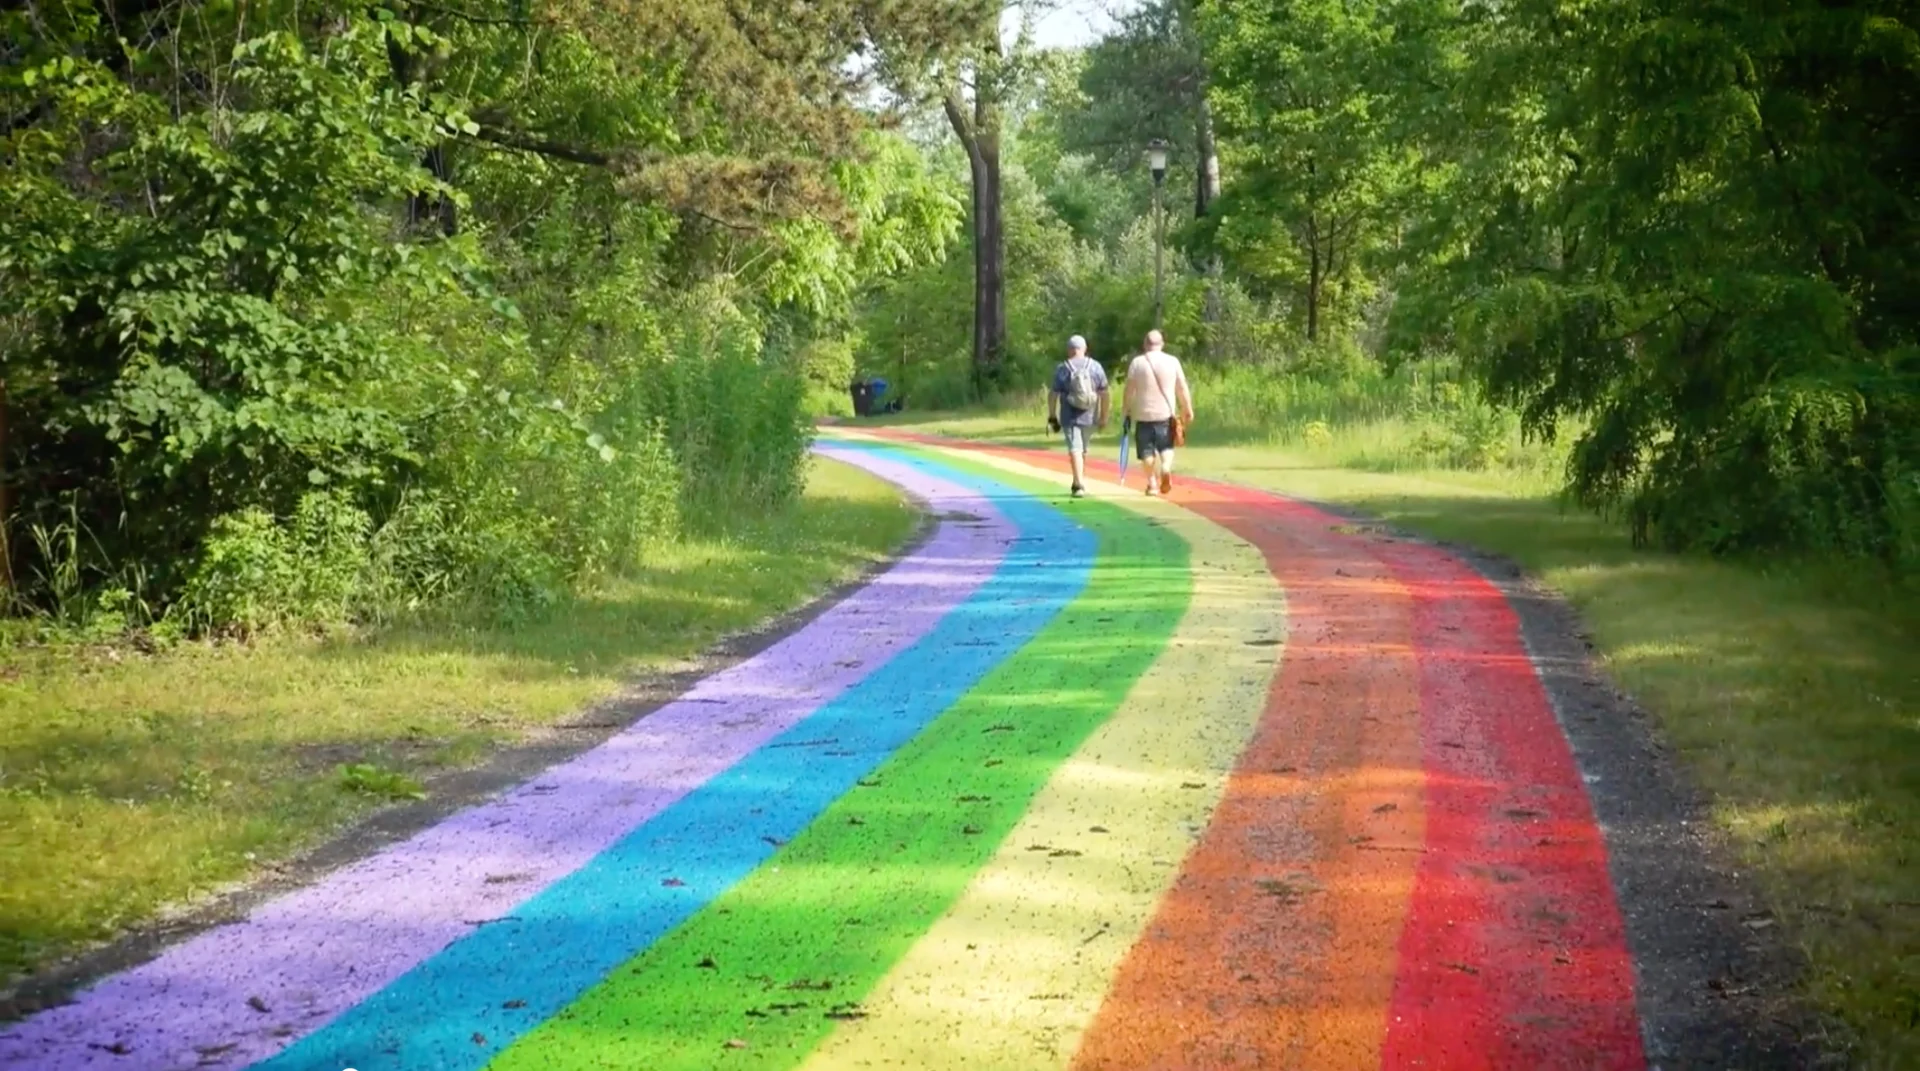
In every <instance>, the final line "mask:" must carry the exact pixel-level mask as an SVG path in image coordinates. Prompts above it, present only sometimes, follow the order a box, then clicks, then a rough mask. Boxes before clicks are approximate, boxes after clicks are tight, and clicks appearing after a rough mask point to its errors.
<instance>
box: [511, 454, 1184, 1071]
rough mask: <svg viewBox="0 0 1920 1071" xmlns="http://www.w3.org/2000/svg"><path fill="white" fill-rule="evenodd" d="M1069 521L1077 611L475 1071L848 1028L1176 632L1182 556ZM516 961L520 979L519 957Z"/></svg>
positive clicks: (652, 1066)
mask: <svg viewBox="0 0 1920 1071" xmlns="http://www.w3.org/2000/svg"><path fill="white" fill-rule="evenodd" d="M936 456H937V457H938V460H939V461H940V462H942V463H944V464H951V465H952V467H954V468H956V469H963V470H968V471H979V472H982V473H985V474H987V475H990V476H991V478H993V479H995V480H998V481H1001V482H1003V483H1006V484H1008V485H1010V486H1012V487H1015V488H1018V489H1020V490H1023V491H1031V490H1051V491H1055V492H1056V493H1057V488H1052V487H1050V486H1049V485H1045V484H1041V483H1039V482H1037V481H1033V480H1028V479H1023V478H1019V477H1013V476H1009V475H1008V474H1007V473H1005V472H1004V471H998V470H992V469H989V468H987V467H985V466H977V465H975V464H973V463H971V462H965V463H962V462H956V461H954V460H953V459H951V458H950V456H949V455H946V454H938V455H936ZM1072 512H1073V516H1074V517H1075V518H1076V519H1078V520H1080V521H1081V522H1082V523H1084V524H1085V525H1086V526H1087V527H1088V528H1090V529H1091V530H1093V532H1094V533H1095V535H1096V536H1097V538H1098V539H1099V543H1100V552H1099V558H1098V560H1097V561H1096V563H1095V565H1094V568H1093V575H1092V577H1091V579H1090V581H1089V583H1088V585H1087V588H1086V591H1085V592H1084V594H1083V595H1082V596H1081V597H1080V598H1079V599H1078V600H1076V601H1075V602H1074V603H1072V604H1071V605H1069V606H1068V607H1067V608H1066V609H1065V610H1063V611H1062V612H1061V613H1060V615H1059V616H1058V617H1056V618H1055V619H1054V620H1053V621H1052V622H1050V623H1049V624H1048V625H1047V626H1046V627H1045V628H1044V629H1042V630H1041V632H1040V633H1039V634H1038V635H1037V636H1036V637H1035V638H1034V639H1033V641H1032V642H1031V643H1029V644H1028V645H1027V646H1026V647H1024V648H1022V649H1021V650H1020V651H1019V652H1018V653H1017V654H1015V655H1014V656H1013V657H1012V658H1010V659H1008V660H1007V661H1006V662H1004V663H1002V664H1001V665H1000V666H999V667H998V668H996V669H995V670H994V671H993V672H991V673H990V674H988V675H987V677H985V678H984V679H983V680H982V681H981V682H980V683H979V684H978V685H977V686H976V687H975V688H974V689H973V690H972V691H971V692H969V693H967V694H966V695H965V696H963V697H962V698H961V699H960V700H959V701H958V702H956V703H955V704H954V706H953V707H952V708H951V709H949V710H948V711H946V712H945V713H943V714H942V715H941V716H940V717H939V718H938V719H937V720H936V721H935V722H934V723H933V724H932V725H930V726H929V727H928V728H927V729H926V731H925V732H923V733H922V734H921V735H920V736H918V737H916V738H915V739H914V740H913V741H911V742H910V743H908V744H907V746H906V747H904V748H902V749H901V750H900V751H899V752H898V753H896V754H895V755H894V756H893V758H891V759H889V760H888V761H887V762H886V763H885V764H883V765H882V766H881V767H880V768H879V769H878V770H876V771H875V773H874V775H873V776H872V777H870V778H868V779H867V780H866V781H865V782H863V783H862V785H861V786H860V787H858V788H856V789H855V790H854V791H852V792H850V793H848V794H847V795H845V796H843V797H841V798H840V799H839V800H838V801H836V802H835V803H834V804H833V805H832V806H831V807H829V808H828V809H827V810H826V811H825V812H824V813H823V814H822V815H821V817H820V818H819V819H818V820H817V821H815V823H814V824H813V825H811V826H809V827H808V828H807V829H806V830H805V831H803V832H802V833H801V834H800V835H799V836H797V837H795V838H794V839H793V840H792V841H791V842H790V843H788V844H786V845H784V846H783V847H782V848H781V849H780V850H779V851H778V852H776V853H775V854H774V855H773V856H772V857H771V858H770V859H769V860H768V861H767V862H766V863H765V864H763V865H762V866H761V867H760V868H759V869H758V870H756V871H754V873H753V874H751V875H749V876H748V877H747V878H746V879H745V880H744V881H742V882H741V883H740V884H738V885H737V886H735V887H734V888H733V889H731V890H730V891H728V892H727V893H726V894H724V895H722V896H721V897H719V898H718V899H716V900H715V901H714V902H713V903H712V904H711V905H709V906H708V907H707V908H706V909H705V910H703V911H702V912H701V913H699V914H698V915H695V916H694V917H693V918H692V919H689V920H688V921H687V923H686V924H685V925H683V926H682V927H680V928H679V929H678V930H675V931H674V932H672V933H670V934H668V935H667V936H666V937H664V938H662V939H661V940H660V941H659V942H658V943H657V944H655V945H654V946H653V947H652V948H650V949H648V950H647V951H646V952H645V953H642V954H641V955H640V956H638V957H636V958H634V959H633V960H631V961H629V962H628V963H626V964H625V965H623V966H621V967H619V968H616V969H615V970H614V972H613V973H612V974H611V975H609V976H608V978H607V979H606V980H605V981H603V982H601V983H600V984H599V985H598V986H596V987H594V988H593V989H592V990H589V991H588V992H587V993H586V994H584V995H583V996H582V997H581V998H580V1000H578V1001H577V1002H575V1003H574V1004H573V1005H572V1006H570V1007H569V1008H567V1009H566V1010H564V1011H562V1012H561V1013H560V1014H559V1015H557V1016H555V1017H554V1018H553V1019H550V1020H548V1021H547V1022H546V1023H545V1024H543V1025H542V1026H541V1027H540V1028H539V1029H537V1030H535V1031H533V1032H532V1033H530V1034H528V1035H526V1036H525V1037H523V1038H521V1039H520V1041H519V1042H518V1043H516V1044H515V1045H513V1046H512V1047H511V1048H509V1049H507V1050H506V1051H505V1052H502V1053H501V1054H500V1056H499V1057H497V1058H496V1059H495V1060H494V1062H493V1063H492V1064H491V1065H489V1067H490V1071H533V1069H539V1071H567V1069H585V1068H621V1069H630V1068H634V1067H645V1068H647V1069H648V1071H669V1069H674V1068H701V1069H705V1068H712V1067H715V1066H724V1067H729V1068H731V1067H735V1066H739V1067H757V1068H775V1067H791V1066H794V1065H795V1064H797V1063H799V1062H800V1060H801V1059H803V1058H804V1057H805V1056H806V1054H807V1053H808V1052H809V1051H810V1050H811V1049H812V1048H813V1047H814V1046H815V1045H817V1044H818V1043H819V1041H820V1040H821V1039H822V1038H823V1037H825V1036H826V1035H827V1033H828V1032H830V1031H831V1030H833V1028H834V1026H835V1024H836V1023H837V1022H839V1021H841V1020H842V1019H845V1018H848V1017H854V1016H859V1015H861V1014H863V1012H862V1009H861V1008H860V1006H859V1002H860V1000H861V999H862V998H863V997H865V996H866V994H867V993H868V992H869V991H871V990H872V988H873V987H874V985H875V984H877V983H878V981H879V980H880V978H882V977H883V976H884V975H885V974H886V972H887V971H888V970H889V969H890V968H891V967H892V966H893V965H894V963H895V962H897V961H898V960H899V959H900V957H901V956H902V955H904V954H905V952H906V951H907V949H908V948H910V947H911V946H912V944H913V942H914V941H915V940H917V939H918V938H919V937H920V936H921V935H922V934H923V933H925V932H926V930H927V929H928V928H929V927H930V926H931V925H932V924H933V922H934V921H935V920H936V919H938V918H939V917H940V916H941V915H942V914H944V913H945V912H946V911H947V910H948V909H949V908H950V907H951V906H952V904H953V903H954V901H955V899H956V898H957V897H958V896H959V895H960V893H961V892H962V891H963V890H964V889H965V888H966V885H967V883H968V882H969V880H971V878H972V876H973V875H974V873H975V872H976V871H977V870H978V869H979V868H980V867H981V866H982V865H983V864H984V863H985V862H986V861H987V860H988V859H989V858H991V857H992V856H993V854H994V852H995V850H996V849H997V848H998V847H999V845H1000V842H1001V840H1002V839H1003V838H1005V836H1006V835H1007V833H1008V831H1009V830H1011V829H1012V828H1013V826H1014V825H1015V823H1017V822H1018V821H1019V819H1020V817H1021V816H1022V815H1023V814H1024V813H1025V812H1026V810H1027V808H1028V806H1029V805H1030V804H1031V802H1032V800H1033V797H1034V795H1035V794H1036V793H1037V792H1038V791H1039V790H1040V789H1041V787H1042V786H1043V785H1045V784H1046V782H1047V780H1048V778H1049V777H1050V776H1051V775H1052V773H1053V772H1054V770H1055V769H1056V768H1057V767H1058V766H1059V764H1060V763H1061V762H1062V761H1064V760H1065V759H1066V757H1067V756H1068V755H1070V754H1072V753H1073V752H1074V750H1075V749H1076V748H1078V747H1079V746H1080V744H1081V743H1082V741H1084V740H1085V739H1086V737H1087V736H1088V734H1090V733H1091V732H1093V730H1095V729H1096V728H1098V727H1099V725H1100V724H1101V723H1102V722H1103V721H1104V720H1105V719H1106V718H1107V717H1108V716H1109V715H1110V714H1111V713H1112V712H1113V711H1114V709H1115V708H1116V707H1118V705H1119V704H1120V702H1121V700H1122V699H1124V697H1125V696H1126V694H1127V693H1128V691H1130V690H1131V689H1132V687H1133V684H1134V682H1135V681H1136V680H1137V679H1138V678H1139V676H1140V675H1141V674H1142V673H1143V672H1145V670H1146V668H1147V667H1148V666H1149V665H1151V664H1152V663H1153V661H1154V659H1155V658H1156V657H1158V656H1159V654H1160V653H1161V651H1162V650H1163V649H1164V648H1165V646H1166V644H1167V641H1168V639H1169V637H1170V636H1171V635H1172V632H1173V630H1174V627H1175V626H1176V625H1177V624H1178V623H1179V621H1180V619H1181V617H1182V615H1183V614H1184V613H1185V612H1186V608H1187V603H1188V601H1189V598H1190V596H1191V591H1192V575H1191V572H1190V570H1189V567H1188V566H1189V561H1188V547H1187V545H1186V543H1185V542H1184V541H1183V540H1181V539H1180V538H1179V537H1178V536H1177V535H1175V534H1173V533H1171V532H1169V531H1167V530H1165V529H1163V528H1161V527H1159V526H1157V525H1155V524H1153V523H1152V522H1150V521H1148V520H1145V519H1143V518H1142V517H1140V516H1139V515H1137V514H1135V513H1132V512H1130V511H1127V510H1123V509H1120V508H1118V507H1115V506H1111V505H1107V504H1104V503H1100V502H1094V501H1081V502H1076V503H1074V504H1073V506H1072ZM827 746H830V745H827ZM528 953H529V957H530V962H529V964H528V969H530V970H538V969H539V968H538V963H537V956H538V950H537V949H529V950H528Z"/></svg>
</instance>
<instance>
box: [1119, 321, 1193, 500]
mask: <svg viewBox="0 0 1920 1071" xmlns="http://www.w3.org/2000/svg"><path fill="white" fill-rule="evenodd" d="M1164 345H1165V343H1164V342H1163V340H1162V339H1161V337H1160V332H1158V331H1149V332H1147V339H1146V345H1145V347H1144V349H1145V352H1144V353H1142V354H1140V356H1138V357H1135V358H1134V359H1133V363H1132V364H1130V365H1128V366H1127V394H1126V399H1125V405H1126V412H1127V416H1128V417H1129V418H1131V419H1132V420H1133V442H1134V448H1135V450H1136V451H1137V454H1138V456H1139V458H1140V460H1141V461H1143V462H1145V463H1146V466H1147V493H1148V494H1150V495H1151V494H1162V495H1164V494H1166V493H1167V492H1169V491H1171V490H1173V448H1174V447H1175V446H1176V445H1178V443H1179V441H1180V440H1181V439H1182V438H1183V437H1184V431H1185V425H1188V424H1192V423H1193V393H1192V392H1191V391H1189V390H1188V389H1187V373H1186V370H1185V369H1184V368H1182V367H1180V358H1178V357H1175V356H1174V355H1173V354H1171V353H1168V352H1167V351H1166V350H1165V349H1164V348H1163V347H1164Z"/></svg>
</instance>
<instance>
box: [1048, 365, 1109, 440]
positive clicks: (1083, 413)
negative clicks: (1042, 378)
mask: <svg viewBox="0 0 1920 1071" xmlns="http://www.w3.org/2000/svg"><path fill="white" fill-rule="evenodd" d="M1074 361H1085V362H1087V364H1089V365H1091V366H1092V368H1093V389H1095V390H1106V389H1107V370H1106V369H1104V368H1102V367H1100V362H1099V361H1096V360H1094V359H1093V358H1091V357H1072V358H1069V359H1067V360H1064V361H1061V362H1060V367H1058V368H1056V369H1054V370H1053V393H1055V394H1058V395H1059V396H1060V423H1061V424H1063V425H1072V424H1078V425H1079V426H1081V427H1083V428H1090V427H1092V426H1093V418H1094V410H1091V409H1075V408H1074V407H1073V406H1072V405H1070V404H1068V402H1067V382H1068V381H1069V380H1071V379H1072V378H1073V373H1072V372H1070V371H1068V370H1067V366H1068V365H1070V364H1072V363H1073V362H1074Z"/></svg>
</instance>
